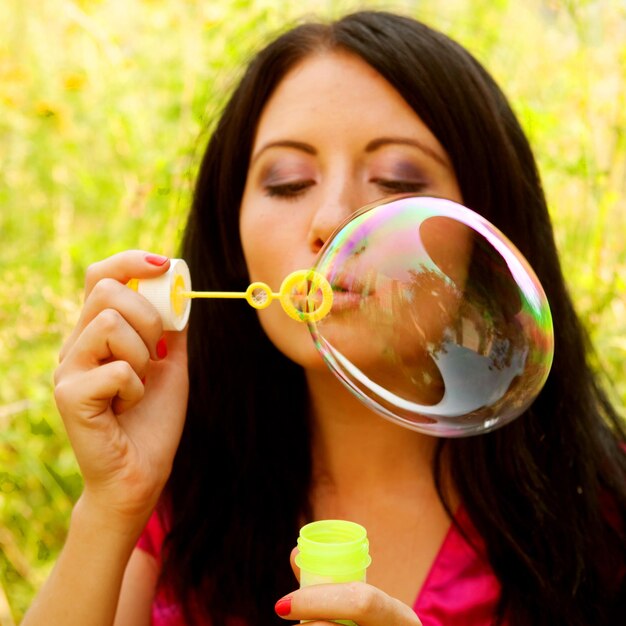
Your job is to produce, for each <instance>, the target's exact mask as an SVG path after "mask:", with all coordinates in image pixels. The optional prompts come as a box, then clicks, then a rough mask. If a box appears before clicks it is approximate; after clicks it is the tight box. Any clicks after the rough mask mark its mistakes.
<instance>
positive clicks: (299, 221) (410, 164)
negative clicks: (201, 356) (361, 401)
mask: <svg viewBox="0 0 626 626" xmlns="http://www.w3.org/2000/svg"><path fill="white" fill-rule="evenodd" d="M406 192H412V193H424V194H430V195H435V196H443V197H445V198H449V199H451V200H455V201H457V202H461V201H462V198H461V193H460V191H459V187H458V183H457V180H456V176H455V173H454V171H453V169H452V166H451V164H450V161H449V158H448V155H447V154H446V152H445V151H444V150H443V148H442V146H441V145H440V143H439V141H438V140H437V139H436V137H435V136H434V135H433V134H432V133H431V132H430V130H429V129H428V127H427V126H426V125H425V124H424V123H423V122H422V120H421V119H420V118H419V117H418V116H417V115H416V113H415V112H414V111H413V109H411V108H410V107H409V105H408V104H407V103H406V102H405V100H404V99H403V98H402V96H400V94H399V93H398V92H397V91H396V90H395V89H394V88H393V87H392V86H391V85H390V84H389V83H388V82H387V81H386V80H385V79H384V78H383V77H382V76H381V75H380V74H378V73H377V72H376V71H375V70H374V69H373V68H372V67H370V66H369V65H367V64H366V63H365V62H364V61H363V60H361V59H360V58H359V57H357V56H354V55H352V54H348V53H344V52H332V53H323V54H317V55H313V56H310V57H308V58H306V59H305V60H304V61H303V62H302V63H300V64H299V65H297V66H296V67H294V68H293V69H292V70H291V71H290V72H289V73H288V74H287V75H286V77H285V78H284V80H283V81H282V82H281V83H280V84H279V85H278V87H277V88H276V90H275V92H274V93H273V95H272V96H271V97H270V99H269V100H268V102H267V104H266V106H265V109H264V110H263V113H262V115H261V118H260V120H259V125H258V129H257V133H256V137H255V141H254V145H253V148H252V155H251V160H250V168H249V171H248V177H247V181H246V186H245V189H244V194H243V200H242V205H241V215H240V230H241V239H242V244H243V251H244V255H245V260H246V263H247V266H248V269H249V272H250V278H251V280H252V281H262V282H265V283H268V284H269V285H270V287H271V288H272V290H273V291H278V290H279V288H280V285H281V283H282V280H283V279H284V278H285V276H286V275H287V274H289V273H290V272H293V271H295V270H298V269H308V268H310V267H312V266H313V264H314V263H315V259H316V257H317V254H318V252H319V250H320V248H321V247H322V245H323V244H324V243H325V242H326V240H327V239H328V238H329V237H330V235H331V233H332V232H333V231H334V230H335V228H336V227H337V226H338V225H339V224H340V223H341V222H342V221H343V220H344V219H345V218H347V217H348V216H349V215H350V214H352V213H353V212H354V211H356V210H357V209H359V208H360V207H362V206H364V205H366V204H369V203H371V202H373V201H375V200H377V199H380V198H383V197H386V196H390V195H395V194H398V193H406ZM259 318H260V321H261V324H262V326H263V328H264V330H265V332H266V333H267V335H268V336H269V338H270V340H271V341H272V342H273V343H274V344H275V345H276V346H277V348H278V349H279V350H281V351H282V352H283V353H284V354H286V355H287V356H288V357H289V358H291V359H292V360H294V361H295V362H296V363H299V364H300V365H302V366H304V367H320V366H321V364H322V360H321V358H320V356H319V354H318V352H317V350H316V348H315V346H314V344H313V342H312V340H311V337H310V335H309V331H308V329H307V327H306V325H305V324H303V323H301V322H297V321H294V320H292V319H290V318H289V317H288V316H287V315H286V314H285V313H284V312H283V310H282V308H281V306H280V304H279V303H278V302H274V303H273V304H272V305H270V306H269V307H268V308H266V309H263V310H261V311H259Z"/></svg>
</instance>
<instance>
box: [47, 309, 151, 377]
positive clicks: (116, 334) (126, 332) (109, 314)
mask: <svg viewBox="0 0 626 626" xmlns="http://www.w3.org/2000/svg"><path fill="white" fill-rule="evenodd" d="M110 360H118V361H126V362H127V363H129V364H130V366H131V367H132V368H133V370H134V371H135V372H136V373H137V375H138V376H139V378H143V377H144V376H145V374H146V367H147V365H148V362H149V360H150V352H149V350H148V348H147V347H146V344H145V343H144V342H143V340H142V339H141V337H140V336H139V335H138V334H137V332H136V331H135V330H134V329H133V328H132V326H131V325H130V324H129V323H128V322H127V321H126V320H125V319H124V317H122V315H121V314H120V313H119V311H116V310H115V309H105V310H104V311H101V312H100V313H99V314H98V316H97V317H96V318H95V319H94V320H93V321H92V322H91V323H90V324H89V325H88V326H87V328H85V329H84V330H83V332H82V333H81V335H80V337H79V338H78V339H77V340H76V342H75V343H74V344H73V345H72V346H71V348H70V349H69V352H68V353H67V355H66V356H65V359H64V360H63V362H62V363H61V365H60V366H59V367H58V368H57V372H56V379H57V380H58V379H60V378H61V377H62V376H64V375H66V374H67V373H68V372H72V371H74V370H75V369H80V370H87V369H92V368H94V367H98V366H99V365H102V364H103V363H104V362H106V361H110Z"/></svg>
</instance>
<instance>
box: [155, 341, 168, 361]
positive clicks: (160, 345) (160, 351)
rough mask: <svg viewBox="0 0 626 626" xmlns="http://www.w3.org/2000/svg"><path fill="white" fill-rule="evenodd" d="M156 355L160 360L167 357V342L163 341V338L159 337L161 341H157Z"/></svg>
mask: <svg viewBox="0 0 626 626" xmlns="http://www.w3.org/2000/svg"><path fill="white" fill-rule="evenodd" d="M156 353H157V356H158V357H159V358H160V359H164V358H165V357H166V356H167V342H166V341H165V337H161V339H159V340H158V341H157V345H156Z"/></svg>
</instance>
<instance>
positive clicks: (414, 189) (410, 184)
mask: <svg viewBox="0 0 626 626" xmlns="http://www.w3.org/2000/svg"><path fill="white" fill-rule="evenodd" d="M370 182H372V183H374V184H375V185H378V187H380V188H381V189H383V190H384V191H390V192H392V193H418V192H420V191H423V190H424V189H425V188H426V186H427V185H426V183H425V182H423V181H415V180H387V179H383V178H372V179H371V180H370Z"/></svg>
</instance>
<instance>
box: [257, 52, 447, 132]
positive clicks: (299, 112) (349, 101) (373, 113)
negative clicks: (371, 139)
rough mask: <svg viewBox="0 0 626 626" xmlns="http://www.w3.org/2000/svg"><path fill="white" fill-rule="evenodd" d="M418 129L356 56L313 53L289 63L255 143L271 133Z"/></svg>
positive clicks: (403, 105)
mask: <svg viewBox="0 0 626 626" xmlns="http://www.w3.org/2000/svg"><path fill="white" fill-rule="evenodd" d="M324 128H328V129H330V131H331V132H337V133H339V136H341V135H342V134H345V133H346V132H353V133H354V132H362V133H372V132H380V133H382V134H389V133H392V134H396V133H403V134H406V133H409V134H411V133H418V134H420V136H421V137H422V138H423V137H424V136H427V137H428V136H430V139H431V140H432V141H434V142H436V143H438V142H437V140H436V138H435V137H434V136H433V135H432V133H431V132H430V130H429V129H428V127H427V126H426V125H425V124H424V123H423V122H422V120H421V119H420V118H419V116H418V115H417V114H416V113H415V111H413V109H412V108H411V107H410V106H409V104H408V103H407V102H406V100H404V98H403V97H402V96H401V95H400V93H399V92H398V91H397V90H396V89H395V88H394V87H393V86H392V85H391V84H390V83H389V82H388V81H387V80H386V79H385V78H384V77H383V76H382V75H381V74H379V73H378V72H377V71H376V70H375V69H374V68H373V67H372V66H370V65H368V64H367V63H366V62H365V61H364V60H363V59H361V58H360V57H358V56H356V55H354V54H351V53H348V52H344V51H332V52H323V53H315V54H312V55H310V56H308V57H306V58H305V59H304V60H302V61H301V62H300V63H298V64H297V65H296V66H295V67H293V68H292V69H291V70H290V71H289V72H288V73H287V74H286V76H285V77H284V78H283V80H282V81H281V82H280V83H279V84H278V86H277V87H276V89H275V90H274V92H273V93H272V95H271V96H270V98H269V100H268V101H267V103H266V105H265V107H264V109H263V112H262V114H261V118H260V120H259V125H258V129H257V141H259V140H266V139H271V138H273V135H275V134H281V135H283V136H284V135H286V134H290V133H295V132H298V133H301V132H310V133H312V134H313V135H315V134H317V133H319V132H321V131H322V130H323V129H324Z"/></svg>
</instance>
